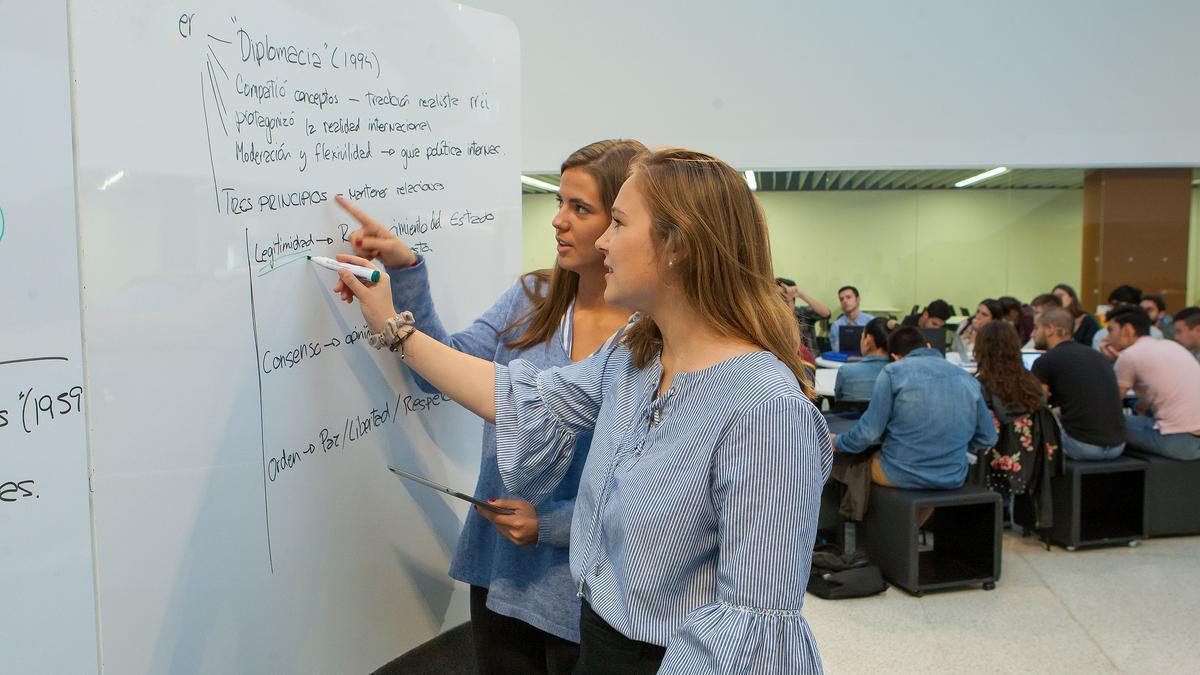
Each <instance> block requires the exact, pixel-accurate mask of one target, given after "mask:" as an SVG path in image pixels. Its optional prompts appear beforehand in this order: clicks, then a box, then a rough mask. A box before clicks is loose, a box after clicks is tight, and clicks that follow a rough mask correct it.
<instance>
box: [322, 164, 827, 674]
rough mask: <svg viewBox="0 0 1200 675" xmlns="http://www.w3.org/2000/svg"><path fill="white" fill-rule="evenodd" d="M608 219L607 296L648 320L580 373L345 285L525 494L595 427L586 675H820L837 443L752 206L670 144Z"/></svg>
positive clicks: (744, 191)
mask: <svg viewBox="0 0 1200 675" xmlns="http://www.w3.org/2000/svg"><path fill="white" fill-rule="evenodd" d="M612 213H613V220H612V225H611V226H610V227H609V229H608V231H606V232H605V234H604V236H602V237H601V238H600V239H599V240H598V241H597V242H596V245H597V247H598V248H599V250H600V251H601V252H602V253H603V254H604V257H605V260H604V262H605V266H606V268H607V270H608V274H606V275H605V278H606V287H605V292H604V297H605V299H606V300H607V301H608V302H609V303H611V304H613V305H616V306H619V307H624V308H627V309H629V310H632V311H635V312H637V315H636V318H635V319H634V320H632V321H631V322H630V324H629V326H628V327H627V328H626V329H625V330H624V331H623V332H622V333H621V334H620V335H619V336H616V339H613V340H611V341H610V342H609V343H608V344H606V346H605V347H604V348H602V349H601V350H600V351H598V352H597V353H596V354H593V355H592V356H591V357H589V358H587V359H585V360H584V361H581V362H579V363H574V364H571V365H569V366H564V367H557V368H549V369H545V370H541V369H539V368H538V367H536V366H535V365H533V364H530V363H528V362H525V361H522V360H515V361H512V362H510V363H509V364H508V365H507V366H503V365H497V364H494V363H491V362H487V361H482V360H479V359H476V358H473V357H471V356H468V355H465V354H462V353H460V352H456V351H454V350H453V349H450V348H448V347H446V346H445V345H442V344H441V343H439V342H438V341H436V340H434V339H432V338H430V337H428V336H426V335H423V334H421V333H419V332H417V331H415V330H414V328H413V326H412V325H411V321H410V320H409V317H407V316H403V315H400V316H395V310H394V309H393V306H392V300H391V297H390V296H391V294H390V287H389V286H388V284H384V283H380V284H375V285H372V286H367V285H364V284H363V283H361V282H359V281H358V280H357V279H356V278H354V277H353V276H347V275H345V274H342V275H340V276H341V284H343V285H344V286H345V287H346V288H347V289H348V290H350V291H351V292H353V293H354V295H355V296H356V297H358V299H359V300H360V303H361V307H362V311H363V315H364V317H365V318H366V320H367V323H368V325H369V326H370V327H371V330H372V331H377V332H378V333H377V337H375V338H374V340H373V343H374V344H377V345H385V346H388V347H389V348H392V349H393V350H395V351H398V352H399V353H400V354H401V358H403V359H404V360H405V361H406V363H408V364H409V365H410V366H411V367H412V368H413V369H414V370H415V371H417V372H418V373H420V374H421V376H422V377H425V378H426V379H428V380H429V381H430V382H432V383H434V384H436V385H437V386H438V387H439V388H440V389H441V390H442V391H443V392H444V393H446V394H448V395H449V396H450V397H451V398H453V399H454V400H456V401H458V402H459V403H461V404H463V405H464V406H466V407H467V408H469V409H470V410H472V411H474V412H475V413H476V414H478V415H480V416H482V417H483V418H484V419H487V420H494V421H495V424H496V432H497V443H498V461H499V464H500V472H501V475H502V476H503V478H504V483H505V485H506V486H508V487H509V488H510V489H511V490H512V491H513V492H514V493H517V494H521V495H523V496H525V497H526V498H528V499H531V500H532V501H534V502H538V501H539V500H540V499H542V498H543V497H544V496H545V495H547V494H550V493H551V492H552V491H553V490H554V489H555V487H556V486H557V485H558V484H559V482H560V481H561V479H562V477H563V476H564V474H566V473H567V471H568V470H569V468H570V465H571V462H572V459H573V457H572V455H573V453H574V452H575V450H576V449H577V444H576V438H577V437H578V435H580V434H584V433H588V432H593V431H594V436H593V439H592V447H591V450H590V451H589V453H588V457H587V462H586V465H585V466H584V469H583V476H582V478H581V480H580V487H579V494H578V498H577V500H576V505H575V517H574V521H573V523H572V528H571V572H572V574H573V576H574V578H575V580H576V582H577V584H578V585H577V589H578V593H579V595H580V596H581V597H582V598H583V600H584V602H583V606H582V612H581V617H580V632H581V644H580V660H579V666H578V670H577V672H580V673H597V672H655V671H657V670H659V669H660V668H661V671H660V672H671V673H674V672H687V673H692V672H722V673H724V672H786V673H811V672H819V671H820V669H821V663H820V657H819V655H818V653H817V647H816V642H815V640H814V639H813V636H812V633H811V631H810V630H809V627H808V623H807V622H806V621H805V620H804V617H803V615H802V614H801V606H802V605H803V601H804V591H805V588H806V586H807V581H808V573H809V567H810V563H811V556H812V546H813V541H814V540H815V537H816V525H817V510H818V507H819V502H820V494H821V488H822V486H823V484H824V482H825V479H826V478H827V477H828V475H829V467H830V464H831V462H832V449H831V447H830V444H829V437H828V429H827V427H826V426H825V421H824V419H823V418H822V417H821V414H820V413H819V412H818V411H817V409H816V407H815V406H814V405H813V404H812V402H811V401H810V400H809V398H808V394H810V393H811V384H810V382H809V381H808V376H807V375H806V373H805V371H804V367H803V365H802V364H801V362H800V359H799V357H798V356H797V346H798V335H797V331H796V326H795V321H794V319H793V318H792V316H791V313H790V312H789V311H788V309H787V308H786V307H785V306H784V305H783V304H782V303H780V302H779V300H778V297H777V295H776V289H775V283H774V276H775V275H774V273H773V271H772V265H771V252H770V244H769V242H768V238H767V227H766V222H765V219H764V218H763V214H762V210H761V209H760V208H759V206H758V203H757V201H756V200H755V199H754V195H753V194H752V193H751V192H750V190H749V188H748V187H747V185H746V183H745V181H744V180H743V178H742V176H741V174H740V173H738V172H737V171H735V170H733V169H732V168H731V167H729V166H728V165H727V164H725V163H724V162H721V161H720V160H717V159H715V158H713V157H710V156H708V155H704V154H701V153H698V152H693V151H689V150H681V149H664V150H659V151H657V152H654V153H652V154H649V155H645V156H643V157H641V158H640V159H639V160H637V161H636V162H635V164H634V166H633V169H632V172H631V174H630V177H629V179H628V180H627V181H626V182H625V184H624V185H623V186H622V187H621V192H620V194H619V195H618V196H617V200H616V202H614V204H613V210H612ZM339 259H341V260H343V261H345V262H355V263H357V264H369V263H368V262H367V261H366V260H362V259H361V258H356V257H353V256H340V257H339Z"/></svg>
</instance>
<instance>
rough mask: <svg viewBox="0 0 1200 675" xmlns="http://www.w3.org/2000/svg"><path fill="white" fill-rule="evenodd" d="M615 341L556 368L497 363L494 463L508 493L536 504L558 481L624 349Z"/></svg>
mask: <svg viewBox="0 0 1200 675" xmlns="http://www.w3.org/2000/svg"><path fill="white" fill-rule="evenodd" d="M618 342H619V341H617V340H610V343H609V344H608V345H607V346H606V347H605V348H604V349H601V350H600V351H598V352H596V353H595V354H593V355H592V356H590V357H588V358H586V359H584V360H582V361H579V362H576V363H572V364H570V365H567V366H561V367H558V368H547V369H546V370H538V368H537V366H535V365H533V364H532V363H529V362H528V361H524V360H522V359H516V360H513V361H510V362H509V363H508V365H507V366H502V365H499V364H497V365H496V389H495V397H496V399H495V400H496V463H497V465H498V466H499V468H500V477H501V479H503V481H504V487H505V488H507V489H508V491H509V492H510V493H511V494H514V495H517V496H519V497H521V498H523V499H528V500H529V501H531V502H533V503H535V504H536V503H538V502H540V501H541V500H543V499H545V498H546V497H547V496H549V495H550V493H551V492H553V491H554V488H555V487H557V486H558V484H559V483H560V482H561V481H562V479H563V476H564V475H566V473H567V469H568V468H569V467H570V464H571V456H572V451H573V449H574V444H575V437H576V436H577V435H579V434H581V433H584V432H587V431H591V430H592V429H593V428H594V427H595V424H596V417H597V416H598V415H599V414H600V406H601V404H602V403H603V399H604V389H605V368H606V367H607V366H608V364H609V361H610V358H611V357H612V355H613V353H614V351H616V350H618V349H621V350H623V351H625V352H626V353H628V352H627V350H624V348H623V347H618V346H617V343H618Z"/></svg>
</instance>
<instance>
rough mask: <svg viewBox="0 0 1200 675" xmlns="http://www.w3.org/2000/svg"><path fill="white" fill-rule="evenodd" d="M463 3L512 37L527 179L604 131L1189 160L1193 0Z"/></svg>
mask: <svg viewBox="0 0 1200 675" xmlns="http://www.w3.org/2000/svg"><path fill="white" fill-rule="evenodd" d="M467 4H470V5H473V6H476V7H480V8H482V9H487V10H490V11H494V12H499V13H501V14H504V15H506V16H508V17H510V18H512V19H513V21H514V22H515V23H516V24H517V27H518V28H519V29H520V30H521V35H522V36H523V39H522V41H521V50H522V59H521V62H522V69H523V75H524V79H523V82H524V83H525V86H524V88H523V91H522V106H521V107H522V110H523V113H522V114H523V117H524V128H525V129H527V130H530V131H536V133H526V134H525V135H524V136H523V137H522V143H523V147H524V152H523V153H522V155H523V157H524V159H525V161H524V163H523V165H522V166H523V168H524V169H526V170H528V171H531V172H539V171H550V172H556V171H557V170H558V165H559V162H560V161H562V148H573V147H579V146H580V145H583V144H584V143H587V142H589V141H591V140H593V139H596V138H618V137H621V138H636V139H638V140H640V141H643V142H645V143H646V144H647V145H651V146H658V145H682V146H686V147H694V148H697V149H701V150H705V151H707V152H711V153H714V154H716V155H717V156H718V157H721V158H722V159H724V160H726V161H728V162H730V163H731V164H732V165H733V166H736V167H739V168H742V169H760V170H770V169H805V168H820V169H861V168H893V167H895V168H926V167H927V168H957V167H970V168H975V167H991V166H997V165H1007V166H1074V167H1104V166H1153V165H1176V166H1189V167H1190V166H1196V165H1198V164H1200V129H1198V128H1197V125H1196V124H1195V114H1194V111H1195V110H1197V109H1200V87H1195V86H1185V85H1184V84H1183V83H1191V82H1193V81H1194V80H1195V74H1194V66H1193V64H1194V62H1195V50H1194V47H1193V43H1194V42H1195V37H1194V33H1195V27H1196V26H1197V25H1200V3H1197V2H1195V1H1194V0H1150V1H1148V2H1136V3H1132V2H1127V1H1125V0H1055V1H1054V2H1045V1H1044V0H1011V1H1010V2H1004V3H994V2H945V1H940V2H938V1H935V2H895V1H894V0H861V1H859V2H796V1H794V0H750V1H747V2H728V0H656V1H655V2H646V1H645V0H609V1H607V2H555V3H542V2H514V1H513V0H467ZM603 85H608V86H603ZM563 101H572V102H580V103H579V104H576V105H572V106H571V109H570V114H563V109H562V102H563Z"/></svg>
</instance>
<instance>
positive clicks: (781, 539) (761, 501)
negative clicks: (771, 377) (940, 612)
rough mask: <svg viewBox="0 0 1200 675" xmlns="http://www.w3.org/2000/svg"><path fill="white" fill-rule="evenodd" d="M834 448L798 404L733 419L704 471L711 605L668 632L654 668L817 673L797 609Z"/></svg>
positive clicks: (780, 402)
mask: <svg viewBox="0 0 1200 675" xmlns="http://www.w3.org/2000/svg"><path fill="white" fill-rule="evenodd" d="M832 462H833V450H832V448H831V447H830V445H829V432H828V429H827V427H826V425H825V421H824V419H822V418H821V416H820V413H818V412H817V410H816V408H814V407H813V406H812V404H811V403H809V402H808V401H806V400H803V399H801V398H798V397H794V396H788V397H781V398H776V399H773V400H770V401H767V402H765V403H763V404H761V405H759V406H758V407H756V408H755V409H754V410H752V411H749V412H748V413H747V414H746V415H744V416H742V418H741V419H740V420H739V421H738V422H737V423H735V425H734V426H733V428H732V429H731V430H730V431H729V432H728V433H727V435H726V437H725V438H724V439H722V442H721V443H720V445H719V446H718V448H717V451H716V455H715V456H714V459H713V467H712V480H713V483H712V490H713V501H714V503H715V504H716V507H717V513H718V517H719V531H718V536H719V544H718V546H719V549H720V551H719V560H718V563H717V602H714V603H711V604H708V605H704V606H702V607H699V608H697V609H696V610H694V611H692V612H691V613H690V614H689V615H688V616H687V618H686V619H685V620H684V623H683V625H681V626H680V628H679V629H678V630H677V631H676V633H675V634H674V635H672V637H671V639H670V641H669V643H668V645H667V652H666V656H665V658H664V660H663V664H662V668H661V670H660V671H659V672H662V673H820V672H822V670H821V658H820V655H819V654H818V652H817V646H816V641H815V640H814V638H813V635H812V631H811V630H810V629H809V627H808V623H807V622H806V621H805V620H804V617H803V615H802V614H801V607H802V605H803V604H804V592H805V589H806V588H807V586H808V574H809V567H810V566H811V563H812V548H813V543H814V542H815V539H816V528H817V511H818V509H819V508H820V498H821V488H822V486H823V485H824V483H825V479H826V478H828V476H829V469H830V466H831V465H832Z"/></svg>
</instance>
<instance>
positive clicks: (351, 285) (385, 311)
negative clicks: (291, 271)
mask: <svg viewBox="0 0 1200 675" xmlns="http://www.w3.org/2000/svg"><path fill="white" fill-rule="evenodd" d="M337 261H338V262H343V263H350V264H352V265H362V266H363V267H370V268H375V269H378V268H379V266H378V265H376V264H374V263H372V262H371V261H370V260H367V259H365V258H360V257H358V256H355V255H347V254H345V253H339V254H338V255H337ZM333 292H334V293H337V294H339V295H341V296H342V300H345V301H346V302H351V301H353V300H354V298H358V302H359V304H360V305H362V313H363V318H364V319H366V320H367V326H369V327H370V328H371V331H372V332H375V333H378V332H379V331H380V330H382V329H383V324H384V323H385V322H386V321H387V320H388V319H389V318H391V317H392V316H394V315H395V314H396V309H395V308H394V307H393V306H392V284H391V280H390V279H389V278H388V274H387V272H386V271H384V270H379V281H377V282H375V283H373V284H364V283H363V282H362V281H359V279H358V277H356V276H354V274H353V273H351V272H350V271H349V270H345V269H340V270H338V282H337V285H336V286H334V287H333Z"/></svg>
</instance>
